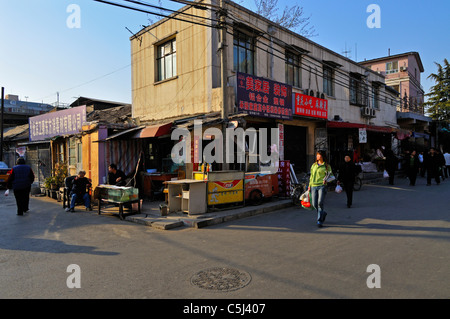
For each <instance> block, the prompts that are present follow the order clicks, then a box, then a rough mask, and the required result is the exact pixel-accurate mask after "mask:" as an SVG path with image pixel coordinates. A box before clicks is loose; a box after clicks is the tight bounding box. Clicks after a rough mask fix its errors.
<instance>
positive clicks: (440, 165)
mask: <svg viewBox="0 0 450 319" xmlns="http://www.w3.org/2000/svg"><path fill="white" fill-rule="evenodd" d="M436 155H437V157H438V162H439V163H438V170H439V176H440V177H442V180H443V181H444V180H445V172H444V171H445V157H444V154H442V153H441V152H440V151H439V150H436Z"/></svg>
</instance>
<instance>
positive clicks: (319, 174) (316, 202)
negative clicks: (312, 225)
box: [308, 151, 333, 227]
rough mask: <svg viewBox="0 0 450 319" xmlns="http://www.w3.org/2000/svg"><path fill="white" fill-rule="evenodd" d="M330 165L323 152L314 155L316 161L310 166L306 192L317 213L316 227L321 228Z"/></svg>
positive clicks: (323, 218)
mask: <svg viewBox="0 0 450 319" xmlns="http://www.w3.org/2000/svg"><path fill="white" fill-rule="evenodd" d="M332 174H333V172H332V170H331V166H330V164H328V160H327V156H326V154H325V152H324V151H318V152H317V153H316V161H315V162H314V164H312V166H311V177H310V179H309V187H308V191H310V192H311V205H312V206H313V207H315V209H316V211H317V226H318V227H322V226H323V223H324V222H325V218H326V216H327V213H326V212H325V210H324V204H325V197H326V195H327V182H328V180H329V176H332Z"/></svg>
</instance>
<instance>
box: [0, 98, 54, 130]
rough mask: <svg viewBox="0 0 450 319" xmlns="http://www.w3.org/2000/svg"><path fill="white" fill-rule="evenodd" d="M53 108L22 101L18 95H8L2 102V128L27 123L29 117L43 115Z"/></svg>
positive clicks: (43, 104) (47, 105)
mask: <svg viewBox="0 0 450 319" xmlns="http://www.w3.org/2000/svg"><path fill="white" fill-rule="evenodd" d="M53 108H54V107H53V106H51V105H50V104H45V103H37V102H29V101H28V100H25V101H22V100H20V99H19V96H18V95H13V94H8V95H6V96H5V101H4V120H3V121H4V123H3V124H4V126H5V127H11V126H16V125H22V124H27V123H28V118H29V117H30V116H35V115H39V114H44V113H47V112H49V111H50V110H52V109H53Z"/></svg>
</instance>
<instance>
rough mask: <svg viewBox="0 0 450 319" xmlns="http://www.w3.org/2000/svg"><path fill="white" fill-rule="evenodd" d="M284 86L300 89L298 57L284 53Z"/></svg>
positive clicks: (288, 52) (291, 53) (290, 53)
mask: <svg viewBox="0 0 450 319" xmlns="http://www.w3.org/2000/svg"><path fill="white" fill-rule="evenodd" d="M285 58H286V64H285V69H286V84H289V85H292V86H295V87H301V81H300V79H301V77H300V74H301V73H300V55H298V54H295V53H293V52H290V51H286V54H285Z"/></svg>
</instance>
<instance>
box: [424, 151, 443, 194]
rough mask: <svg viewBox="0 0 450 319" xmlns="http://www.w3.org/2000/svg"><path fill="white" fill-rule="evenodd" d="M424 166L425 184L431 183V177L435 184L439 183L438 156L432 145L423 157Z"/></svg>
mask: <svg viewBox="0 0 450 319" xmlns="http://www.w3.org/2000/svg"><path fill="white" fill-rule="evenodd" d="M424 166H425V169H426V171H427V186H430V185H431V179H432V178H434V180H435V181H436V184H437V185H439V184H440V179H439V158H438V156H437V155H436V150H435V149H434V148H433V147H432V148H430V152H429V153H428V154H427V155H426V156H425V158H424Z"/></svg>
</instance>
